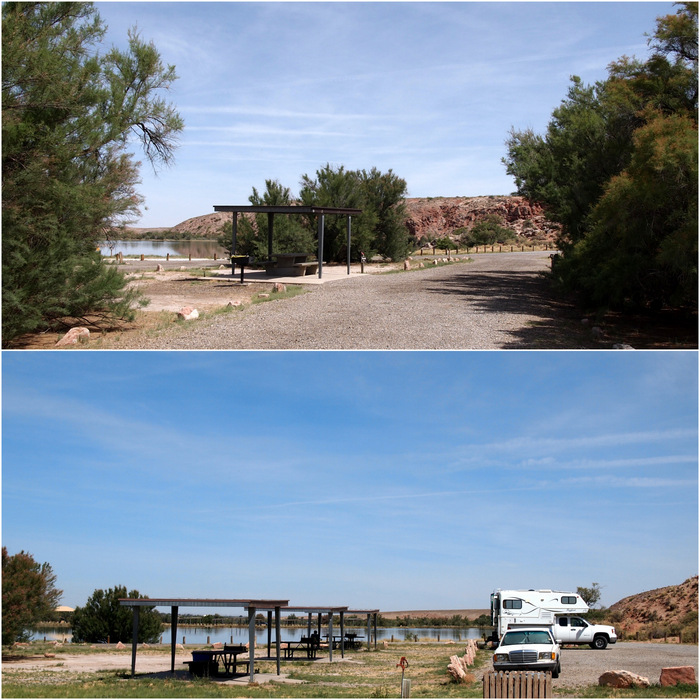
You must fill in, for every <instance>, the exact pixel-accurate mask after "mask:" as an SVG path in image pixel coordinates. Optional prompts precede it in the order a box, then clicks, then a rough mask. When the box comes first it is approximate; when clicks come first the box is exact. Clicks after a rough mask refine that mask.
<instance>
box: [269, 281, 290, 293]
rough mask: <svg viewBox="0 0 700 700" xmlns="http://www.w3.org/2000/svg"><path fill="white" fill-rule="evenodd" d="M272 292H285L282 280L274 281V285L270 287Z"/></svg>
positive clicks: (285, 288)
mask: <svg viewBox="0 0 700 700" xmlns="http://www.w3.org/2000/svg"><path fill="white" fill-rule="evenodd" d="M272 291H273V292H286V291H287V287H286V286H285V285H284V284H282V282H275V284H274V286H273V287H272Z"/></svg>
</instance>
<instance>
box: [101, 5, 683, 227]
mask: <svg viewBox="0 0 700 700" xmlns="http://www.w3.org/2000/svg"><path fill="white" fill-rule="evenodd" d="M96 6H97V8H98V10H99V12H100V14H101V16H102V17H103V19H104V21H105V22H106V24H107V25H108V27H109V32H108V35H107V38H106V45H107V46H109V45H111V44H115V45H118V46H120V47H123V46H124V45H125V42H126V37H127V31H128V29H129V28H130V27H133V26H137V27H138V29H139V31H140V32H141V36H142V37H143V38H144V39H146V40H152V41H153V42H154V43H155V45H156V46H157V47H158V49H159V50H160V52H161V55H162V58H163V60H164V62H165V63H168V64H174V65H175V66H176V69H177V72H178V75H179V76H180V79H179V80H178V81H177V82H176V83H175V84H174V86H173V89H172V91H171V92H170V94H169V95H168V98H169V100H170V101H172V102H173V103H174V104H175V105H176V106H177V108H178V110H179V112H180V113H181V115H182V116H183V118H184V120H185V123H186V128H185V131H184V133H183V135H182V138H181V142H180V147H179V149H178V151H177V154H176V163H175V165H174V166H173V167H172V168H170V169H167V170H162V171H160V173H159V174H158V175H157V176H156V175H154V174H153V171H152V169H151V167H150V166H148V165H144V167H143V168H142V178H143V182H142V185H141V187H140V191H141V193H142V194H143V195H144V196H145V197H146V206H147V209H146V210H144V213H143V217H142V219H141V221H140V222H139V223H138V224H137V225H140V226H144V227H148V226H174V225H176V224H178V223H180V222H181V221H183V220H185V219H188V218H190V217H193V216H200V215H202V214H207V213H211V212H212V211H213V208H212V207H213V206H214V205H215V204H246V203H247V202H248V197H249V196H250V194H251V192H252V188H253V187H256V188H257V189H258V190H259V191H263V190H264V189H265V180H266V179H273V180H279V181H280V182H282V184H284V185H285V186H286V187H289V188H290V189H291V190H292V193H293V194H294V195H296V194H297V193H298V190H299V180H300V178H301V176H302V175H304V174H308V175H311V176H313V175H314V174H315V173H316V171H317V170H318V169H319V168H321V167H323V166H324V165H325V164H326V163H331V164H332V165H336V166H337V165H344V166H345V167H346V168H348V169H367V170H369V169H371V168H372V167H377V168H379V169H380V170H381V171H382V172H386V171H388V170H390V169H391V170H393V172H394V173H396V174H397V175H398V176H400V177H402V178H404V179H405V180H406V181H407V185H408V194H409V196H411V197H428V196H477V195H489V194H510V193H511V192H512V191H513V190H514V183H513V181H512V179H511V178H510V177H509V176H508V175H507V174H506V172H505V168H504V166H503V165H502V163H501V158H502V157H503V156H504V155H505V147H504V143H505V140H506V138H507V137H508V132H509V130H510V129H511V127H515V128H517V129H525V128H530V127H531V128H533V129H535V130H536V131H538V132H542V131H543V130H544V129H545V128H546V125H547V123H548V121H549V119H550V117H551V114H552V110H553V109H554V108H555V107H557V106H558V105H559V103H560V102H561V100H562V99H563V98H564V97H565V96H566V91H567V89H568V86H569V79H570V76H571V75H578V76H580V77H581V78H582V79H583V80H584V82H586V83H592V82H595V81H596V80H601V79H604V78H605V77H606V69H607V66H608V65H609V64H610V63H611V62H612V61H614V60H616V59H618V58H620V57H621V56H623V55H628V56H632V55H635V56H637V57H639V58H645V57H646V56H647V51H648V47H647V44H646V37H645V33H652V32H653V31H654V28H655V20H656V18H657V17H659V16H662V15H666V14H673V13H675V12H676V8H675V7H674V6H673V4H672V3H670V2H661V3H656V2H617V3H612V2H582V3H576V2H544V3H536V2H514V3H513V2H482V3H478V2H474V3H472V2H447V3H438V2H408V3H403V2H386V3H375V2H351V3H340V2H338V3H336V2H309V3H287V2H283V3H272V2H269V3H268V2H253V3H238V2H213V3H205V2H156V3H153V2H151V3H149V2H98V3H96Z"/></svg>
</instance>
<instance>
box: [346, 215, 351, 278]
mask: <svg viewBox="0 0 700 700" xmlns="http://www.w3.org/2000/svg"><path fill="white" fill-rule="evenodd" d="M350 219H352V216H348V246H347V247H348V274H350V241H351V240H352V236H351V230H352V229H351V226H352V224H351V223H350Z"/></svg>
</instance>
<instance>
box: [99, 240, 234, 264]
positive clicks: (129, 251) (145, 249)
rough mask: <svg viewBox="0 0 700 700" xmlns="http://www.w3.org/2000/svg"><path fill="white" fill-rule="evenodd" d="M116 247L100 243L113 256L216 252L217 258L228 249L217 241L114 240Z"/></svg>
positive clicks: (197, 255) (206, 254)
mask: <svg viewBox="0 0 700 700" xmlns="http://www.w3.org/2000/svg"><path fill="white" fill-rule="evenodd" d="M113 244H114V247H113V249H110V248H109V246H108V244H107V242H106V241H103V242H102V243H99V244H98V245H99V246H100V252H101V253H102V255H103V256H111V255H114V254H116V253H121V254H122V255H125V256H128V255H145V256H146V257H155V256H158V257H162V258H164V257H165V256H166V255H171V256H173V257H188V256H190V255H191V256H192V257H193V258H211V259H212V260H213V259H214V253H216V256H217V258H225V257H226V251H225V250H224V249H223V248H222V247H221V246H219V244H218V243H217V242H216V241H151V240H147V241H113Z"/></svg>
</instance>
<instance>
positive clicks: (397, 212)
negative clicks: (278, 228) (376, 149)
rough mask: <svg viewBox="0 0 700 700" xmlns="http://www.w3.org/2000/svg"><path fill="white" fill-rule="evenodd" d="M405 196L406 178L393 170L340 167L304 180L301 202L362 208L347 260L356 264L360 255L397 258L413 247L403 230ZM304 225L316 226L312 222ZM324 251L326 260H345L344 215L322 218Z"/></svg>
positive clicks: (354, 227) (353, 232)
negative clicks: (323, 222) (323, 224)
mask: <svg viewBox="0 0 700 700" xmlns="http://www.w3.org/2000/svg"><path fill="white" fill-rule="evenodd" d="M405 194H406V182H405V180H403V179H401V178H399V177H398V176H396V175H395V174H394V173H393V172H392V171H391V170H389V172H387V173H381V172H380V171H379V170H377V169H376V168H372V170H370V171H369V172H368V171H366V170H346V169H345V167H344V166H342V165H341V166H338V167H333V166H331V165H330V164H326V165H325V166H324V167H323V168H321V169H320V170H317V171H316V178H315V179H312V178H311V177H309V176H308V175H303V176H302V178H301V192H300V194H299V198H300V199H301V201H302V203H303V204H304V205H307V206H328V207H346V208H349V209H362V214H360V215H359V216H356V217H353V220H352V250H351V252H350V257H351V259H353V260H359V259H360V253H361V252H364V253H365V255H366V256H368V257H371V256H372V255H375V254H380V255H384V256H386V257H390V258H392V259H401V258H403V257H405V256H406V255H407V254H408V252H409V251H410V248H411V237H410V235H409V234H408V231H407V229H406V226H405V217H406V215H405V205H404V201H403V200H404V197H405ZM308 225H310V226H315V222H313V221H310V222H309V224H308ZM324 251H325V256H326V259H327V260H329V261H334V262H343V261H344V260H346V259H347V229H346V221H345V217H340V216H338V217H334V216H327V217H326V221H325V232H324Z"/></svg>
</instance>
